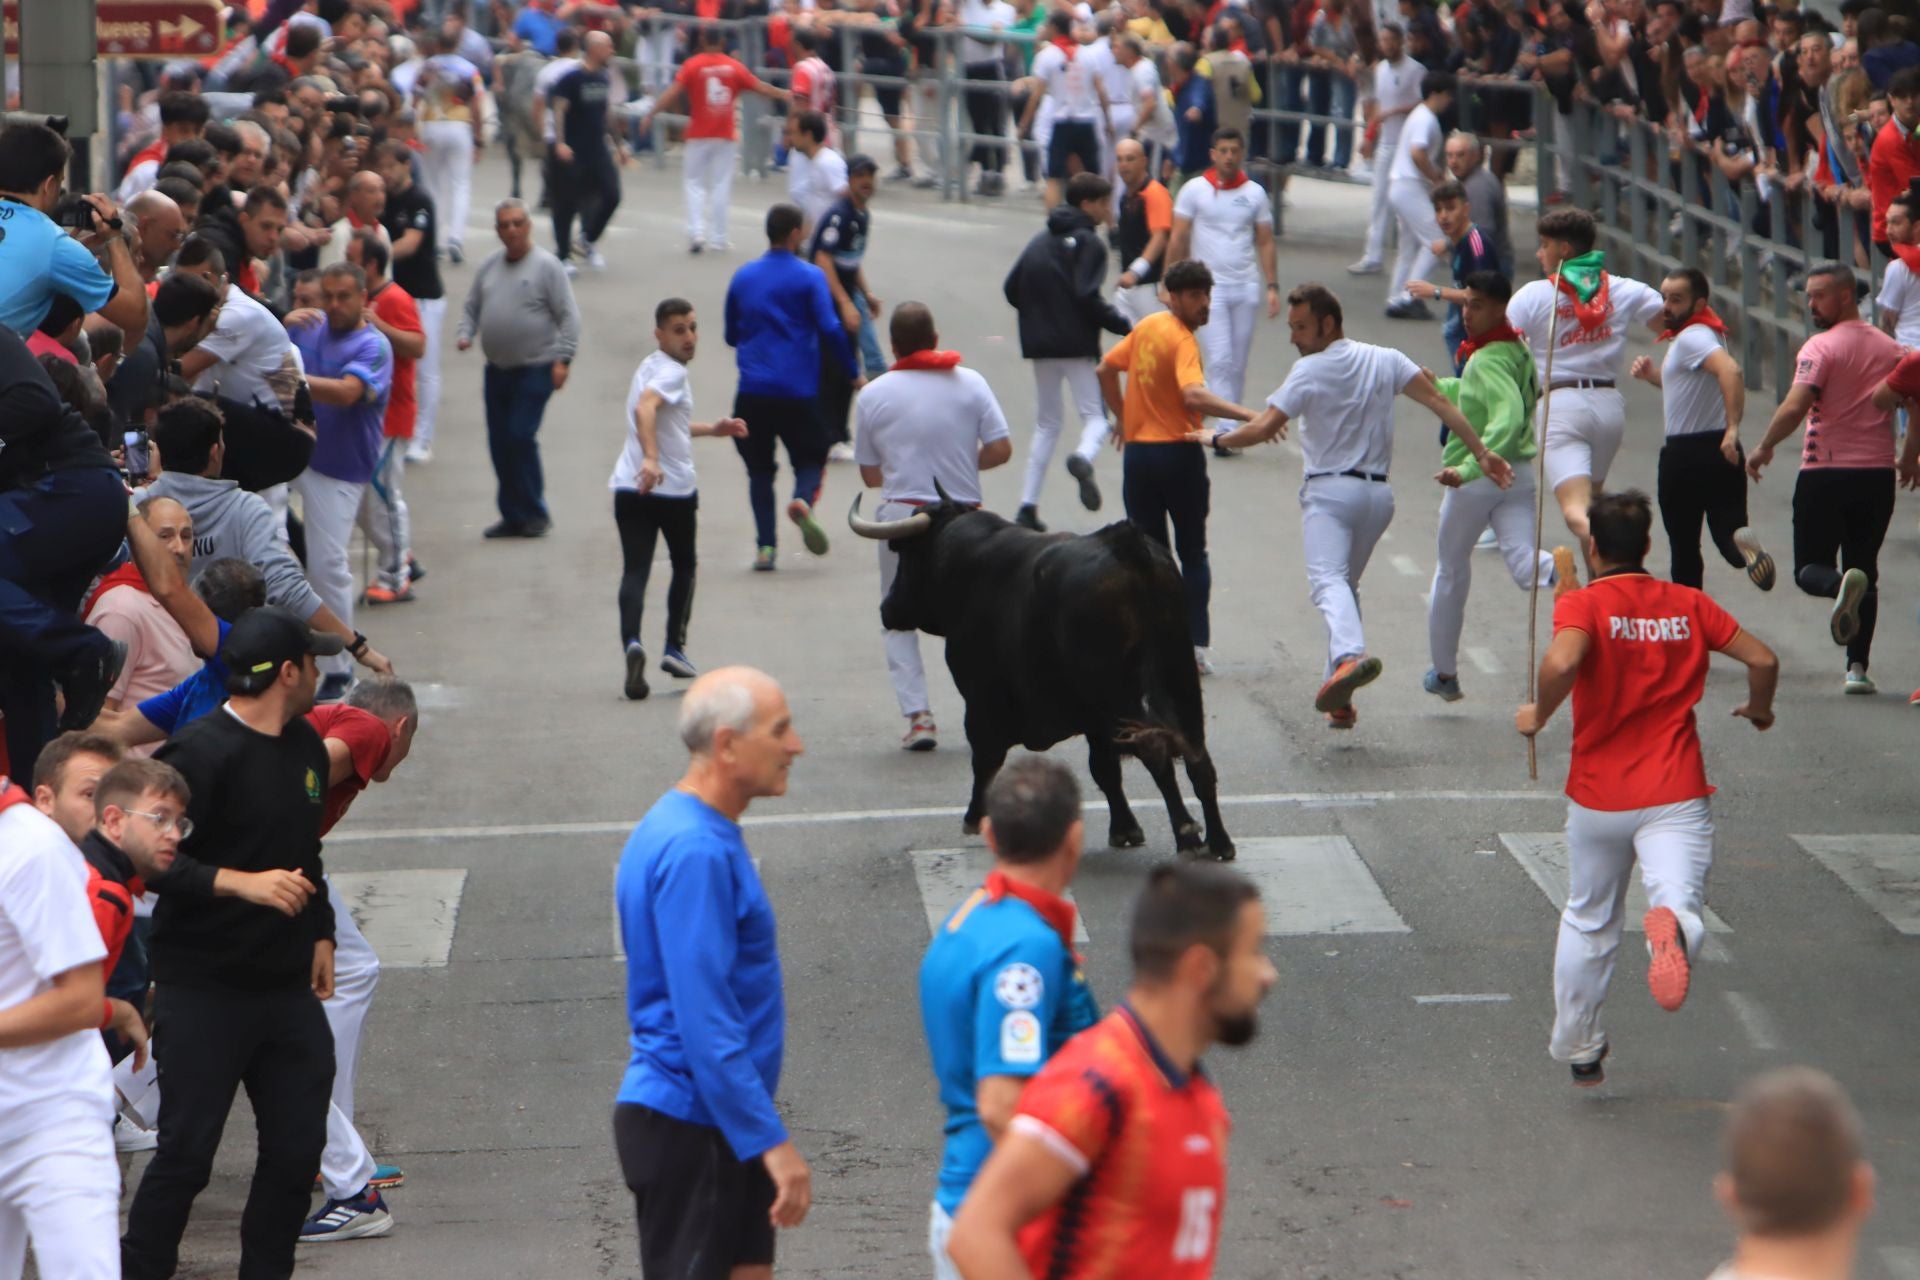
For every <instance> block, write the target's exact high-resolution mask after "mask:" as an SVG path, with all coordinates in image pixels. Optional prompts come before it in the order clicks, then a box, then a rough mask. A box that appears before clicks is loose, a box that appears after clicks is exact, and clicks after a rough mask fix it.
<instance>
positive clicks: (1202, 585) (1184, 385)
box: [1100, 259, 1253, 675]
mask: <svg viewBox="0 0 1920 1280" xmlns="http://www.w3.org/2000/svg"><path fill="white" fill-rule="evenodd" d="M1166 290H1167V308H1168V309H1167V310H1166V311H1161V312H1156V313H1154V314H1153V315H1150V316H1148V317H1147V318H1146V319H1145V320H1142V321H1141V322H1140V323H1139V324H1137V325H1135V326H1134V328H1133V332H1132V333H1130V334H1128V335H1127V336H1126V337H1124V338H1122V339H1121V340H1120V341H1119V342H1118V343H1117V344H1115V346H1114V347H1113V349H1112V350H1111V351H1109V352H1107V355H1106V359H1104V360H1102V361H1101V362H1100V392H1101V394H1102V395H1103V396H1104V397H1105V398H1106V402H1107V409H1108V411H1109V412H1110V413H1112V414H1113V416H1114V417H1116V418H1118V419H1119V420H1120V434H1121V437H1122V440H1123V445H1122V448H1123V449H1124V452H1123V453H1122V455H1121V466H1120V498H1121V501H1122V502H1123V503H1124V504H1125V506H1126V508H1127V519H1129V520H1131V521H1133V523H1135V524H1137V525H1139V526H1140V528H1141V530H1142V531H1144V532H1145V533H1146V535H1147V536H1148V537H1149V538H1152V539H1153V540H1154V541H1155V542H1158V543H1159V544H1160V545H1161V546H1166V547H1170V548H1171V549H1172V550H1173V552H1174V553H1175V554H1176V555H1178V556H1179V558H1180V578H1181V580H1182V581H1183V582H1185V583H1186V588H1187V621H1188V624H1189V626H1190V628H1191V629H1192V631H1193V656H1194V661H1195V662H1197V663H1198V664H1199V666H1200V672H1201V674H1202V675H1206V674H1209V673H1211V672H1212V670H1213V664H1212V662H1211V660H1210V659H1209V657H1208V654H1207V647H1208V646H1209V645H1210V644H1211V643H1212V633H1211V628H1210V626H1209V623H1208V620H1207V600H1208V597H1209V596H1210V595H1211V594H1212V592H1213V571H1212V570H1211V569H1209V568H1208V567H1207V495H1208V490H1209V485H1208V481H1207V455H1206V449H1205V447H1204V446H1202V445H1197V444H1189V443H1187V433H1188V432H1190V431H1194V430H1197V429H1198V428H1199V426H1200V421H1201V419H1202V418H1204V417H1215V418H1226V419H1228V420H1230V421H1233V422H1246V421H1248V420H1250V419H1251V418H1252V417H1253V411H1252V410H1251V409H1244V408H1242V407H1241V406H1239V405H1237V404H1234V403H1232V402H1231V401H1228V400H1223V399H1221V398H1220V397H1219V396H1217V395H1215V394H1213V392H1211V391H1209V390H1207V375H1206V371H1205V370H1204V369H1203V368H1202V367H1201V365H1200V344H1199V342H1198V340H1196V339H1195V338H1194V336H1193V331H1194V330H1195V329H1198V328H1200V327H1201V326H1202V325H1204V324H1206V322H1207V315H1208V312H1209V309H1210V307H1211V305H1212V304H1211V298H1212V294H1213V272H1211V271H1209V270H1208V269H1207V264H1206V263H1204V262H1198V261H1195V260H1193V259H1188V260H1187V261H1185V262H1176V263H1174V264H1173V267H1172V268H1171V269H1170V270H1168V272H1167V274H1166ZM1123 376H1124V377H1125V378H1126V389H1125V393H1124V395H1123V393H1122V391H1121V382H1120V380H1121V378H1122V377H1123ZM1169 521H1171V522H1172V524H1173V540H1172V542H1171V543H1169V542H1168V540H1167V524H1168V522H1169Z"/></svg>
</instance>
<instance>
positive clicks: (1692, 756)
mask: <svg viewBox="0 0 1920 1280" xmlns="http://www.w3.org/2000/svg"><path fill="white" fill-rule="evenodd" d="M1586 524H1587V527H1588V528H1589V530H1590V532H1589V534H1588V536H1587V545H1586V553H1587V562H1588V563H1589V564H1590V565H1592V566H1593V570H1594V577H1593V582H1592V584H1591V585H1589V586H1587V587H1586V588H1585V589H1583V590H1579V591H1570V592H1568V593H1567V594H1566V595H1565V596H1563V597H1561V599H1560V600H1559V601H1558V602H1557V603H1556V604H1555V605H1554V608H1553V642H1552V644H1550V645H1549V646H1548V647H1547V653H1546V657H1545V658H1543V659H1542V660H1541V663H1540V684H1539V692H1538V693H1537V695H1536V700H1535V701H1533V702H1529V703H1526V704H1525V705H1523V706H1522V707H1521V708H1520V710H1519V711H1518V712H1517V713H1516V714H1515V715H1514V727H1515V728H1517V729H1519V731H1520V732H1521V733H1522V734H1524V735H1525V736H1527V737H1529V738H1530V737H1532V736H1534V735H1535V734H1537V733H1539V732H1540V730H1541V729H1543V728H1545V727H1546V723H1547V721H1548V720H1549V719H1551V718H1552V716H1553V713H1554V711H1555V710H1557V709H1558V708H1559V706H1560V704H1561V703H1562V702H1564V701H1566V698H1567V695H1568V694H1569V693H1571V694H1572V695H1573V751H1572V759H1571V761H1570V762H1569V766H1568V769H1567V871H1568V885H1567V906H1566V910H1565V911H1563V912H1562V913H1561V915H1560V941H1559V945H1558V947H1557V948H1556V950H1555V952H1554V958H1553V1002H1554V1023H1553V1037H1552V1039H1551V1041H1550V1042H1549V1045H1548V1052H1549V1053H1551V1054H1552V1055H1553V1058H1554V1060H1555V1061H1557V1062H1565V1063H1567V1064H1569V1066H1570V1067H1571V1068H1572V1072H1573V1083H1574V1084H1575V1085H1577V1086H1579V1087H1581V1088H1591V1087H1592V1086H1594V1085H1597V1084H1599V1083H1600V1082H1601V1081H1603V1080H1604V1079H1606V1072H1605V1070H1604V1068H1603V1067H1602V1066H1601V1063H1602V1061H1603V1060H1604V1059H1605V1058H1606V1056H1607V1048H1608V1045H1607V1036H1606V1032H1604V1031H1602V1030H1601V1029H1600V1006H1601V1005H1602V1004H1603V1003H1604V1002H1605V1000H1606V998H1607V986H1608V984H1609V983H1610V982H1611V981H1612V979H1613V957H1614V952H1615V951H1617V950H1619V947H1620V931H1621V929H1622V927H1623V926H1624V925H1625V923H1626V921H1625V918H1624V911H1623V908H1624V907H1625V904H1626V900H1627V877H1628V876H1629V875H1631V874H1632V873H1633V864H1634V863H1635V861H1638V862H1639V864H1640V877H1641V879H1642V881H1643V882H1644V883H1645V884H1646V889H1647V901H1648V903H1649V905H1650V907H1651V909H1650V910H1649V911H1648V912H1647V914H1646V917H1645V919H1644V921H1643V925H1642V927H1643V928H1644V929H1645V930H1646V935H1647V950H1648V953H1649V956H1650V959H1649V962H1648V965H1647V987H1648V989H1649V990H1650V991H1651V992H1652V993H1653V999H1654V1002H1655V1003H1656V1004H1658V1005H1659V1006H1660V1007H1661V1008H1662V1009H1665V1010H1667V1011H1669V1012H1671V1011H1673V1010H1675V1009H1678V1008H1679V1007H1680V1006H1681V1004H1683V1003H1684V1002H1685V1001H1686V998H1687V989H1688V986H1689V984H1690V982H1691V977H1692V964H1693V961H1694V959H1695V958H1696V957H1697V956H1698V955H1699V954H1700V946H1701V944H1702V943H1703V942H1705V941H1706V936H1707V930H1706V924H1705V922H1704V921H1703V920H1702V918H1701V912H1702V910H1703V909H1704V907H1703V904H1704V901H1705V892H1706V883H1707V872H1708V870H1709V869H1710V868H1711V867H1712V865H1713V838H1714V836H1713V815H1712V813H1711V811H1710V810H1709V808H1708V805H1707V797H1708V796H1710V795H1712V794H1713V787H1712V786H1711V785H1709V784H1708V782H1707V770H1706V763H1705V761H1704V760H1703V759H1702V758H1701V755H1700V732H1699V729H1698V727H1697V726H1696V724H1695V722H1694V716H1693V708H1694V704H1695V703H1697V702H1699V701H1700V695H1701V693H1702V692H1703V691H1704V690H1705V689H1706V683H1707V661H1708V657H1709V655H1710V654H1712V653H1724V654H1726V655H1727V656H1728V657H1730V658H1733V659H1734V660H1735V661H1738V662H1743V663H1745V664H1746V667H1747V700H1746V701H1745V702H1744V703H1742V704H1741V705H1740V706H1738V707H1735V708H1734V710H1733V714H1734V715H1736V716H1739V717H1741V718H1742V719H1745V720H1749V721H1752V723H1753V727H1754V728H1756V729H1760V730H1762V731H1764V730H1766V729H1769V728H1772V727H1773V689H1774V684H1775V683H1776V682H1777V681H1778V679H1779V676H1780V666H1779V660H1778V659H1777V658H1775V657H1774V656H1773V651H1772V650H1771V649H1769V648H1767V646H1766V645H1764V644H1762V643H1760V641H1759V640H1757V639H1755V638H1754V637H1753V636H1751V635H1749V634H1747V633H1746V632H1745V631H1742V630H1741V629H1740V624H1739V623H1738V622H1736V621H1734V619H1733V617H1732V615H1731V614H1729V613H1727V611H1726V610H1724V609H1722V608H1721V607H1720V606H1719V605H1717V604H1715V603H1714V602H1713V601H1712V600H1711V599H1710V598H1709V597H1708V596H1707V595H1705V594H1704V593H1703V592H1700V591H1697V590H1695V589H1694V588H1692V587H1685V586H1681V585H1679V584H1678V583H1671V582H1662V581H1660V580H1659V579H1658V578H1655V577H1653V576H1652V575H1651V574H1649V573H1648V572H1647V570H1646V566H1645V561H1646V558H1647V552H1648V551H1649V550H1651V549H1652V546H1653V541H1652V529H1653V505H1652V504H1651V503H1650V502H1648V501H1647V497H1646V495H1645V494H1643V493H1636V492H1633V491H1631V490H1629V491H1627V492H1625V493H1609V494H1602V495H1601V496H1600V497H1598V498H1596V499H1594V501H1593V505H1592V506H1591V507H1590V508H1588V511H1587V519H1586Z"/></svg>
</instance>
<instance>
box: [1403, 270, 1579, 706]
mask: <svg viewBox="0 0 1920 1280" xmlns="http://www.w3.org/2000/svg"><path fill="white" fill-rule="evenodd" d="M1464 284H1465V285H1466V294H1467V299H1466V303H1465V305H1464V306H1463V307H1462V308H1461V312H1462V318H1463V319H1464V320H1465V321H1466V329H1467V337H1466V341H1465V342H1463V343H1461V344H1460V351H1459V358H1460V360H1461V366H1460V376H1459V377H1457V378H1439V379H1436V382H1437V383H1438V385H1439V387H1440V391H1441V393H1442V394H1443V395H1445V396H1446V397H1447V398H1448V399H1449V400H1451V401H1453V402H1454V403H1455V404H1457V405H1458V406H1460V412H1461V414H1462V415H1463V416H1464V417H1465V418H1466V420H1467V421H1468V422H1470V423H1472V424H1473V426H1474V429H1475V430H1477V431H1478V432H1479V433H1480V439H1481V440H1482V441H1484V442H1485V444H1486V446H1487V448H1488V449H1490V450H1492V451H1493V452H1494V453H1496V454H1498V455H1499V456H1500V457H1502V458H1505V459H1506V460H1507V461H1508V462H1511V463H1512V464H1513V487H1512V488H1510V489H1501V488H1499V487H1497V486H1496V485H1495V484H1494V483H1493V481H1491V480H1489V479H1487V478H1486V476H1485V475H1484V474H1482V472H1481V469H1480V467H1479V466H1478V464H1476V463H1475V462H1474V460H1473V457H1472V455H1471V454H1469V453H1468V452H1467V447H1466V445H1465V444H1463V443H1462V442H1461V441H1460V440H1459V439H1458V438H1457V437H1455V436H1452V435H1449V436H1448V437H1447V439H1446V444H1445V452H1444V455H1443V459H1444V465H1443V467H1442V469H1441V471H1440V473H1439V474H1438V475H1436V476H1434V479H1435V480H1438V481H1439V482H1440V483H1441V484H1443V485H1445V486H1446V487H1447V495H1446V497H1445V498H1444V499H1443V500H1442V501H1441V503H1440V539H1439V541H1440V546H1439V552H1438V555H1437V557H1436V558H1437V560H1438V567H1437V568H1436V569H1435V570H1434V574H1433V603H1432V604H1430V605H1429V606H1428V607H1427V637H1428V642H1429V645H1430V647H1431V649H1432V655H1433V666H1432V667H1430V668H1428V670H1427V675H1426V679H1425V681H1424V682H1423V683H1424V685H1425V687H1426V690H1427V692H1428V693H1431V694H1433V695H1434V696H1435V697H1438V698H1441V699H1444V700H1445V701H1447V702H1457V701H1459V700H1460V699H1461V698H1462V697H1464V696H1465V695H1464V694H1462V693H1461V691H1460V677H1459V670H1460V667H1459V662H1458V658H1459V654H1460V628H1461V625H1462V624H1463V623H1464V621H1465V620H1466V614H1467V588H1468V586H1469V585H1470V584H1471V582H1472V577H1473V568H1472V561H1473V544H1474V540H1475V539H1476V538H1478V537H1479V536H1480V531H1481V530H1482V529H1485V528H1486V527H1487V525H1488V523H1489V522H1491V523H1492V525H1493V532H1494V535H1495V536H1496V537H1498V538H1499V540H1500V554H1501V555H1502V556H1504V557H1505V558H1506V562H1507V569H1508V571H1509V572H1511V573H1512V574H1513V580H1514V582H1516V583H1518V584H1519V586H1520V589H1521V590H1522V591H1525V590H1527V589H1529V588H1531V587H1532V586H1533V583H1534V575H1535V574H1536V573H1537V574H1538V575H1539V580H1540V581H1541V582H1542V583H1543V584H1548V583H1554V582H1556V581H1558V579H1559V577H1561V576H1564V577H1565V579H1566V580H1567V581H1568V582H1572V581H1574V578H1573V574H1572V573H1571V572H1568V573H1565V574H1564V575H1559V574H1556V570H1555V566H1556V564H1558V563H1559V562H1560V560H1561V557H1563V556H1564V557H1565V558H1566V561H1567V564H1568V567H1569V568H1571V565H1572V553H1571V552H1569V551H1568V550H1567V549H1566V548H1564V547H1562V548H1557V549H1556V550H1555V551H1554V553H1553V554H1552V555H1551V556H1549V555H1547V554H1545V553H1544V552H1542V551H1540V550H1539V548H1538V547H1537V546H1536V545H1535V542H1534V533H1533V526H1534V476H1533V468H1532V467H1531V466H1529V465H1527V463H1528V461H1529V460H1530V459H1531V458H1532V457H1533V456H1534V454H1535V453H1536V452H1537V451H1538V446H1537V445H1536V444H1535V442H1534V438H1533V405H1534V401H1535V400H1537V399H1539V397H1540V383H1539V380H1538V378H1537V377H1536V376H1535V374H1534V368H1533V353H1532V352H1531V351H1529V350H1528V348H1527V345H1526V342H1525V341H1524V340H1523V339H1522V338H1521V336H1520V335H1519V334H1518V333H1516V332H1515V331H1514V330H1513V329H1512V328H1511V327H1510V326H1509V325H1508V324H1507V300H1508V298H1509V297H1511V296H1512V294H1513V286H1512V285H1511V284H1510V283H1509V282H1508V280H1507V278H1506V277H1505V276H1503V275H1501V274H1500V273H1499V272H1497V271H1476V272H1474V273H1473V274H1472V275H1469V276H1468V277H1467V278H1466V280H1465V281H1464Z"/></svg>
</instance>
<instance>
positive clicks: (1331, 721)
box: [1327, 703, 1360, 729]
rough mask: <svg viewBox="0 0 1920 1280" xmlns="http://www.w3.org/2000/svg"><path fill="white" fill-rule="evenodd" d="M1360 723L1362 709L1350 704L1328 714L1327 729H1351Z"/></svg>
mask: <svg viewBox="0 0 1920 1280" xmlns="http://www.w3.org/2000/svg"><path fill="white" fill-rule="evenodd" d="M1359 723H1360V708H1358V707H1356V706H1354V705H1353V704H1351V703H1349V704H1347V705H1346V706H1344V707H1340V708H1338V709H1337V710H1333V711H1329V712H1327V728H1329V729H1351V728H1353V726H1355V725H1356V724H1359Z"/></svg>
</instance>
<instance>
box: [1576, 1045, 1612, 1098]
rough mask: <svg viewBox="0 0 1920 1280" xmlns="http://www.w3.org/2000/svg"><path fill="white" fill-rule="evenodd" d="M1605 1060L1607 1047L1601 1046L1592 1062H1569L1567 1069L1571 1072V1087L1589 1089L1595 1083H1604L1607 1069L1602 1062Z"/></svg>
mask: <svg viewBox="0 0 1920 1280" xmlns="http://www.w3.org/2000/svg"><path fill="white" fill-rule="evenodd" d="M1606 1060H1607V1047H1602V1048H1601V1050H1600V1056H1599V1057H1597V1058H1595V1059H1594V1060H1593V1061H1592V1062H1575V1063H1572V1064H1570V1065H1569V1067H1568V1070H1570V1071H1571V1072H1573V1087H1574V1088H1576V1089H1591V1088H1593V1087H1594V1086H1595V1085H1599V1084H1605V1083H1606V1081H1607V1069H1606V1067H1605V1066H1603V1065H1602V1064H1603V1063H1605V1062H1606Z"/></svg>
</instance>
